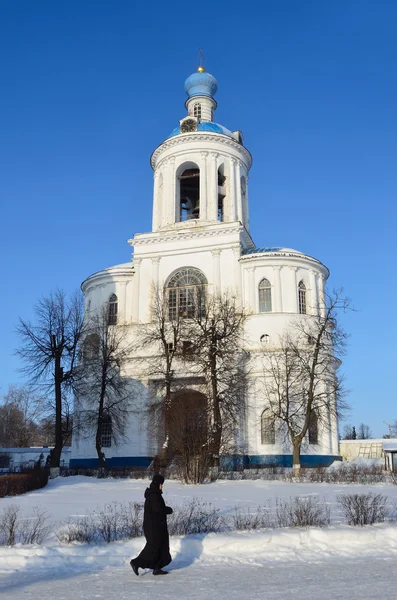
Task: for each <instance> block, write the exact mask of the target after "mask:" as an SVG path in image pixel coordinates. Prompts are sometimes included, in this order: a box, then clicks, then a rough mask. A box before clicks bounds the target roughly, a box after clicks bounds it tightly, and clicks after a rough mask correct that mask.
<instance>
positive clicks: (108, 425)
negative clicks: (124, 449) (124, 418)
mask: <svg viewBox="0 0 397 600" xmlns="http://www.w3.org/2000/svg"><path fill="white" fill-rule="evenodd" d="M111 446H112V419H111V417H110V415H109V414H107V413H106V414H104V415H103V417H102V423H101V448H111Z"/></svg>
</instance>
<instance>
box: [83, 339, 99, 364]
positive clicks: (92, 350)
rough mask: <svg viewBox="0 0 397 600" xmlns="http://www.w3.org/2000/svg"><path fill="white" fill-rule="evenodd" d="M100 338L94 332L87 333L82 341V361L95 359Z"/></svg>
mask: <svg viewBox="0 0 397 600" xmlns="http://www.w3.org/2000/svg"><path fill="white" fill-rule="evenodd" d="M99 346H100V339H99V335H98V334H96V333H91V334H89V335H87V337H86V338H85V340H84V342H83V361H90V360H95V359H96V358H98V355H99Z"/></svg>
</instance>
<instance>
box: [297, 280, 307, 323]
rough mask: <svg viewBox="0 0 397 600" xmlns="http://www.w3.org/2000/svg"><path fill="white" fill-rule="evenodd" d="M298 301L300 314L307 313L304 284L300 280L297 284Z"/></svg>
mask: <svg viewBox="0 0 397 600" xmlns="http://www.w3.org/2000/svg"><path fill="white" fill-rule="evenodd" d="M298 301H299V312H300V314H301V315H305V314H306V313H307V306H306V286H305V282H304V281H303V280H302V281H300V282H299V285H298Z"/></svg>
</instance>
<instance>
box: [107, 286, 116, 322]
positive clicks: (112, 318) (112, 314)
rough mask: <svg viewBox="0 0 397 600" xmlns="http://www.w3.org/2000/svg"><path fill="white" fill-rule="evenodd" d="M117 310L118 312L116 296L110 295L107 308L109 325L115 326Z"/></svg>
mask: <svg viewBox="0 0 397 600" xmlns="http://www.w3.org/2000/svg"><path fill="white" fill-rule="evenodd" d="M117 310H118V301H117V296H116V294H112V295H111V296H110V298H109V308H108V323H109V325H117Z"/></svg>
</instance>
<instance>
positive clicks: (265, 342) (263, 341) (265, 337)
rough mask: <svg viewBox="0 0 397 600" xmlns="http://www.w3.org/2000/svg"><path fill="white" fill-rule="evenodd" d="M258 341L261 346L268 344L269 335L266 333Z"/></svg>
mask: <svg viewBox="0 0 397 600" xmlns="http://www.w3.org/2000/svg"><path fill="white" fill-rule="evenodd" d="M259 339H260V342H261V344H265V345H267V344H270V335H269V334H268V333H264V334H263V335H261V337H260V338H259Z"/></svg>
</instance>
